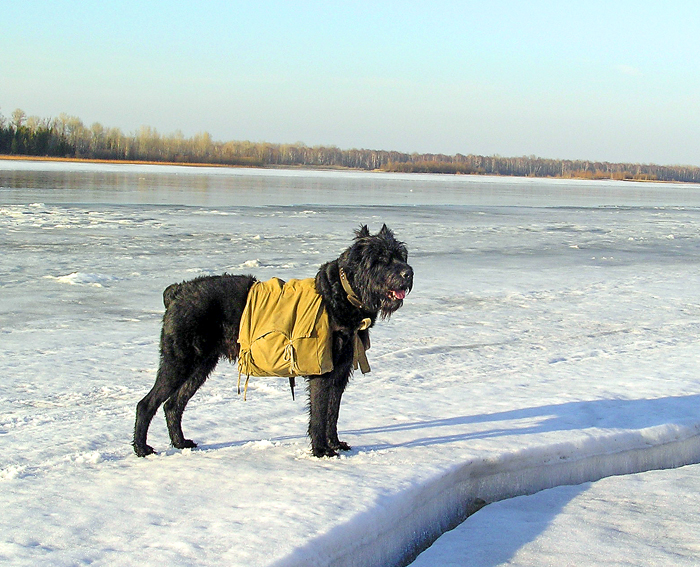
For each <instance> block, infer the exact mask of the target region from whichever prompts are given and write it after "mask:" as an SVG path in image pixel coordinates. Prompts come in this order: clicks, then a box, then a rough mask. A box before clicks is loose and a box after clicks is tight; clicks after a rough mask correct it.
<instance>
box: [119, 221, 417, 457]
mask: <svg viewBox="0 0 700 567" xmlns="http://www.w3.org/2000/svg"><path fill="white" fill-rule="evenodd" d="M355 234H356V237H355V240H354V242H353V244H352V245H351V246H350V247H349V248H348V249H347V250H345V252H343V253H342V254H341V255H340V257H339V258H338V259H336V260H333V261H332V262H328V263H326V264H324V265H323V266H321V268H320V269H319V271H318V273H317V274H316V278H315V287H316V291H317V292H318V293H319V294H320V295H321V297H322V302H323V305H324V307H325V309H326V311H327V312H328V314H329V316H330V322H331V331H332V353H333V370H332V371H330V372H328V373H326V374H321V375H316V376H307V380H308V391H309V429H308V434H309V437H310V439H311V449H312V452H313V454H314V456H316V457H332V456H335V455H337V451H338V450H341V451H347V450H349V449H350V446H349V445H348V444H347V443H344V442H343V441H340V440H339V439H338V430H337V422H338V411H339V409H340V398H341V396H342V395H343V391H344V390H345V387H346V385H347V383H348V380H349V378H350V374H351V373H352V370H353V360H354V351H355V340H356V336H359V338H360V340H361V341H362V343H363V344H364V345H365V346H366V347H368V346H369V331H368V330H359V329H360V328H361V326H362V325H363V320H364V319H367V318H369V319H370V325H369V327H371V326H373V325H374V323H375V321H376V319H377V316H381V317H382V318H386V317H388V316H389V315H391V314H392V313H393V312H394V311H396V310H397V309H398V308H399V307H401V305H402V304H403V300H404V298H405V297H406V294H407V293H408V292H410V291H411V289H412V287H413V269H412V268H411V266H409V265H408V264H407V259H408V252H407V249H406V246H405V245H404V243H403V242H399V241H398V240H396V238H394V234H393V233H392V231H391V230H390V229H389V228H387V226H386V225H384V226H383V227H382V229H381V230H380V231H379V233H377V234H375V235H371V234H370V232H369V229H368V228H367V226H363V227H361V228H360V230H358V231H356V233H355ZM341 274H342V275H343V276H344V278H345V280H346V281H345V282H343V281H342V280H341ZM255 281H256V280H255V278H254V277H252V276H233V275H228V274H225V275H222V276H205V277H200V278H197V279H194V280H191V281H187V282H183V283H181V284H173V285H171V286H169V287H168V288H167V289H166V290H165V291H164V292H163V302H164V303H165V307H166V310H165V315H164V316H163V329H162V332H161V338H160V367H159V369H158V374H157V377H156V381H155V384H154V385H153V388H151V391H150V392H148V394H146V396H145V397H144V398H143V399H142V400H141V401H140V402H139V403H138V405H137V407H136V426H135V428H134V441H133V445H134V451H135V452H136V454H137V455H138V456H140V457H144V456H146V455H149V454H151V453H154V450H153V448H152V447H150V446H149V445H148V444H147V443H146V436H147V434H148V427H149V425H150V423H151V420H152V419H153V415H154V414H155V413H156V411H157V409H158V407H159V406H160V405H161V404H162V403H163V402H165V405H164V406H163V410H164V413H165V420H166V422H167V425H168V433H169V434H170V440H171V442H172V445H173V447H175V448H177V449H184V448H188V447H196V446H197V445H196V443H194V442H193V441H191V440H190V439H185V436H184V435H183V433H182V425H181V422H182V413H183V412H184V410H185V406H186V405H187V402H188V401H189V400H190V398H191V397H192V396H193V395H194V394H195V392H196V391H197V389H198V388H199V387H200V386H201V385H202V384H203V383H204V381H205V380H206V379H207V377H208V376H209V374H210V373H211V372H212V371H213V370H214V368H215V367H216V365H217V363H218V361H219V359H220V358H222V357H226V358H229V359H230V360H234V359H235V358H236V357H237V356H238V353H239V345H238V332H239V324H240V320H241V315H242V313H243V309H244V307H245V304H246V298H247V295H248V291H249V290H250V287H251V286H252V285H253V283H255ZM348 284H349V286H348Z"/></svg>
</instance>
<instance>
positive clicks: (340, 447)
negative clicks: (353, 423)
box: [329, 441, 352, 451]
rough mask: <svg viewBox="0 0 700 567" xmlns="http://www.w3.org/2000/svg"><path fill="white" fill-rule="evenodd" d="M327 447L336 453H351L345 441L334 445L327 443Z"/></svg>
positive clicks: (350, 448)
mask: <svg viewBox="0 0 700 567" xmlns="http://www.w3.org/2000/svg"><path fill="white" fill-rule="evenodd" d="M329 445H330V447H331V448H333V449H335V450H336V451H352V447H351V446H350V445H348V444H347V443H346V442H345V441H336V442H335V443H329Z"/></svg>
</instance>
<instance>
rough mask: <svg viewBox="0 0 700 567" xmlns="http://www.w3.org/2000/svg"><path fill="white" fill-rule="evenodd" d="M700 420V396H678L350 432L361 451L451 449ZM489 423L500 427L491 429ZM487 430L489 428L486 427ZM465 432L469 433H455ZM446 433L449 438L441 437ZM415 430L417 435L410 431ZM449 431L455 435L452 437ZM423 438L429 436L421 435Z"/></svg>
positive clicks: (557, 406) (578, 404)
mask: <svg viewBox="0 0 700 567" xmlns="http://www.w3.org/2000/svg"><path fill="white" fill-rule="evenodd" d="M698 417H700V395H697V394H694V395H689V396H672V397H665V398H654V399H636V400H624V399H613V400H591V401H577V402H566V403H563V404H547V405H543V406H537V407H530V408H522V409H514V410H508V411H503V412H494V413H488V414H479V415H464V416H456V417H448V418H439V419H431V420H425V421H413V422H407V423H396V424H391V425H385V426H379V427H368V428H364V429H355V430H349V431H348V430H345V431H344V433H346V434H351V435H355V436H358V437H359V439H358V440H357V441H355V443H354V446H355V448H356V449H357V450H359V451H363V450H364V451H376V450H380V449H390V448H396V447H421V446H432V445H447V444H450V443H457V442H461V441H468V440H473V439H488V438H493V437H507V436H513V435H518V436H521V435H536V434H539V433H546V432H552V431H573V430H583V429H590V428H594V427H595V428H597V429H628V430H635V429H647V428H649V427H654V426H657V425H665V424H668V423H683V422H686V421H695V420H697V418H698ZM489 424H497V425H496V426H493V427H488V425H489ZM484 425H486V426H487V427H483V426H484ZM459 429H465V431H463V432H455V430H459ZM441 430H444V431H445V433H441ZM412 431H415V432H417V435H415V436H412V435H410V433H409V432H412ZM448 431H449V432H448ZM400 432H404V433H406V434H404V435H401V436H397V438H398V437H403V438H404V440H403V441H401V440H397V441H396V442H386V443H376V442H375V443H372V442H371V441H370V442H368V443H363V442H362V437H372V436H373V435H375V434H384V433H400ZM420 433H427V434H424V435H420Z"/></svg>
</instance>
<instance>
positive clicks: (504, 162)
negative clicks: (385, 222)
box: [0, 109, 700, 183]
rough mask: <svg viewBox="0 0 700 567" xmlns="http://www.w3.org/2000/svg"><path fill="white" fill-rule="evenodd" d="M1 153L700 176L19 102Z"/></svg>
mask: <svg viewBox="0 0 700 567" xmlns="http://www.w3.org/2000/svg"><path fill="white" fill-rule="evenodd" d="M0 154H4V155H10V156H42V157H57V158H74V159H96V160H115V161H130V162H133V161H147V162H167V163H185V164H212V165H229V166H251V167H309V168H310V167H325V168H351V169H363V170H381V171H393V172H404V173H444V174H472V175H478V174H481V175H510V176H529V177H563V178H574V177H576V178H586V179H622V180H639V181H683V182H694V183H698V182H700V167H695V166H685V165H655V164H638V163H637V164H631V163H609V162H596V161H586V160H561V159H546V158H540V157H536V156H522V157H502V156H499V155H495V156H481V155H471V154H470V155H463V154H456V155H444V154H418V153H411V154H409V153H402V152H396V151H386V150H368V149H350V150H342V149H339V148H337V147H335V146H313V147H309V146H306V145H305V144H303V143H295V144H273V143H267V142H249V141H227V142H221V141H215V140H213V139H212V137H211V135H210V134H209V133H207V132H203V133H200V134H196V135H195V136H192V137H189V138H188V137H185V136H184V135H183V133H182V132H180V131H176V132H175V133H173V134H167V135H163V134H161V133H159V132H158V131H157V130H156V129H154V128H152V127H150V126H142V127H141V128H139V130H138V131H136V132H134V133H132V134H124V133H123V132H122V131H121V130H120V129H119V128H107V127H105V126H103V125H102V124H100V123H99V122H95V123H94V124H92V125H91V126H89V127H88V126H85V124H84V123H83V122H82V120H80V118H78V117H75V116H69V115H66V114H60V115H59V116H58V117H57V118H40V117H37V116H27V115H26V113H25V112H24V111H22V110H20V109H17V110H15V111H14V112H13V113H12V115H11V116H10V117H9V118H6V117H5V116H3V115H2V114H1V113H0Z"/></svg>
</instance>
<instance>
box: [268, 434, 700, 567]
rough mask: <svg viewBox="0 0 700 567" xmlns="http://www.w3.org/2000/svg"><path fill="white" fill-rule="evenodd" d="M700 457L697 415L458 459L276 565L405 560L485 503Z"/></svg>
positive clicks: (364, 566) (340, 566) (368, 566)
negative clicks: (674, 422) (684, 420)
mask: <svg viewBox="0 0 700 567" xmlns="http://www.w3.org/2000/svg"><path fill="white" fill-rule="evenodd" d="M698 462H700V422H698V423H694V424H690V425H686V426H682V425H662V426H658V427H651V428H647V429H644V430H639V431H634V432H625V433H619V432H615V433H611V434H610V435H604V436H601V437H591V438H589V439H586V440H583V441H579V442H566V443H559V444H556V445H551V446H544V447H530V448H527V449H523V450H522V451H518V452H515V453H507V454H502V455H497V456H494V457H488V458H483V459H478V460H474V461H470V462H468V463H464V464H462V465H459V466H455V467H454V469H453V470H451V471H449V472H448V473H446V474H444V475H441V476H438V477H436V478H434V479H432V480H431V481H429V482H427V483H425V484H424V485H422V486H416V487H414V488H412V489H409V490H407V491H405V492H402V493H399V494H395V495H393V496H392V497H391V498H389V499H386V500H382V501H379V502H377V503H376V507H375V508H374V509H372V510H370V511H367V512H365V513H363V514H360V515H359V516H357V517H355V518H353V519H352V520H351V521H350V522H348V523H347V524H344V525H341V526H337V527H335V528H334V529H333V530H331V531H330V532H328V533H327V534H325V535H324V536H322V537H319V538H317V539H315V540H313V541H310V542H309V543H308V545H306V546H304V547H303V548H300V549H298V550H296V551H295V552H294V553H293V554H292V555H291V556H289V557H286V558H284V559H283V560H281V561H278V562H276V563H275V564H274V567H297V566H299V567H303V566H307V565H314V566H315V567H322V566H326V565H327V566H329V567H330V566H333V567H344V566H347V567H372V566H378V567H379V566H388V565H407V564H408V563H410V561H412V560H413V559H414V558H415V557H416V556H417V555H418V553H420V552H421V551H422V550H423V549H425V548H427V547H428V546H429V545H430V544H431V543H432V542H434V541H435V540H436V539H437V538H438V537H439V536H440V535H442V534H443V533H444V532H445V531H447V530H450V529H452V528H454V527H455V526H456V525H458V524H459V523H461V522H462V521H464V520H465V519H466V518H467V517H468V516H469V515H471V514H472V513H473V512H475V511H476V510H478V509H479V508H480V507H482V506H483V505H485V504H487V503H491V502H497V501H499V500H504V499H506V498H513V497H515V496H522V495H526V494H534V493H535V492H538V491H540V490H544V489H547V488H553V487H556V486H563V485H576V484H582V483H584V482H591V481H596V480H599V479H601V478H604V477H608V476H613V475H624V474H633V473H639V472H645V471H650V470H655V469H668V468H675V467H679V466H683V465H688V464H694V463H698Z"/></svg>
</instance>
